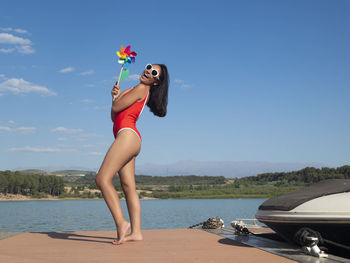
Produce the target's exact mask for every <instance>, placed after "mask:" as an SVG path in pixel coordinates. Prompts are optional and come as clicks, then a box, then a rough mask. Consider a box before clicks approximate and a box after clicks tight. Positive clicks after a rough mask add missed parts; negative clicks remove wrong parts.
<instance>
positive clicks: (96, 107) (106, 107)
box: [94, 105, 110, 110]
mask: <svg viewBox="0 0 350 263" xmlns="http://www.w3.org/2000/svg"><path fill="white" fill-rule="evenodd" d="M109 108H110V106H107V105H105V106H95V107H94V110H108V109H109Z"/></svg>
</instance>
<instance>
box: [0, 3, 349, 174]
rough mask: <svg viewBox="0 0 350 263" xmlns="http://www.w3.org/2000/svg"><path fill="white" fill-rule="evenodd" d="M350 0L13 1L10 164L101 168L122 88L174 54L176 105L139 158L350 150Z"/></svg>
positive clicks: (3, 140)
mask: <svg viewBox="0 0 350 263" xmlns="http://www.w3.org/2000/svg"><path fill="white" fill-rule="evenodd" d="M349 11H350V2H349V1H346V0H344V1H340V0H337V1H330V0H329V1H316V0H315V1H311V0H310V1H301V0H300V1H294V0H293V1H292V0H286V1H277V0H276V1H260V0H259V1H215V2H213V1H55V2H53V1H7V0H5V1H2V2H1V11H0V28H1V29H0V170H4V169H17V168H29V167H33V168H34V167H52V166H55V167H56V166H57V167H73V166H74V167H86V168H89V169H93V168H98V167H99V165H100V164H101V162H102V160H103V157H104V154H105V152H106V151H107V149H108V147H109V145H110V144H111V143H112V142H113V139H114V137H113V134H112V122H111V120H110V103H111V95H110V90H111V88H112V87H113V84H114V82H115V79H116V76H117V74H118V73H119V69H120V66H119V64H118V63H117V56H116V55H115V52H116V51H117V50H118V49H119V48H120V45H127V44H131V45H132V50H135V51H136V52H138V56H137V58H136V63H135V64H133V65H132V66H131V67H130V71H131V73H130V74H131V75H130V78H129V79H128V80H126V81H124V82H122V83H121V87H122V89H125V88H128V87H131V86H133V85H136V84H137V74H140V73H141V72H142V70H143V68H144V66H145V65H146V64H147V63H165V64H166V65H167V66H168V69H169V72H170V78H171V84H170V87H169V105H168V115H167V116H166V117H165V118H158V117H156V116H153V115H152V114H151V113H150V112H149V110H148V108H145V110H144V111H143V113H142V116H141V117H140V119H139V121H138V123H137V127H138V129H139V131H140V132H141V135H142V138H143V144H142V150H141V153H140V155H139V156H138V158H137V163H138V164H145V163H155V164H167V163H173V162H177V161H180V160H196V161H267V162H302V163H305V162H318V163H322V164H324V165H328V166H340V165H344V164H349V163H350V162H349V160H350V115H349V112H350V103H349V98H350V85H349V84H350V52H349V46H350V33H349V32H350V31H349V28H350V17H349V15H348V14H349Z"/></svg>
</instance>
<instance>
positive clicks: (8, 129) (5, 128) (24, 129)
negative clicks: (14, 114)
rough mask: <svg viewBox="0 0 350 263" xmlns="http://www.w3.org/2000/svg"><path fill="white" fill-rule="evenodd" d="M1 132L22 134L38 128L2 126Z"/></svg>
mask: <svg viewBox="0 0 350 263" xmlns="http://www.w3.org/2000/svg"><path fill="white" fill-rule="evenodd" d="M8 123H9V124H14V121H9V122H8ZM0 132H19V133H22V134H28V133H35V132H36V128H35V127H18V128H11V127H8V126H0Z"/></svg>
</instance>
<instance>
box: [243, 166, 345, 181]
mask: <svg viewBox="0 0 350 263" xmlns="http://www.w3.org/2000/svg"><path fill="white" fill-rule="evenodd" d="M326 179H350V166H349V165H344V166H341V167H338V168H327V167H324V168H320V169H319V168H314V167H306V168H304V169H301V170H299V171H293V172H278V173H263V174H259V175H257V176H248V177H243V178H241V179H238V181H239V182H240V183H246V182H256V183H257V182H260V183H268V182H276V181H278V182H286V183H288V184H294V183H306V184H311V183H317V182H319V181H322V180H326Z"/></svg>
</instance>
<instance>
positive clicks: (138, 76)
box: [126, 74, 140, 81]
mask: <svg viewBox="0 0 350 263" xmlns="http://www.w3.org/2000/svg"><path fill="white" fill-rule="evenodd" d="M139 79H140V75H138V74H131V75H129V76H128V77H127V78H126V80H129V81H138V80H139Z"/></svg>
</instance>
